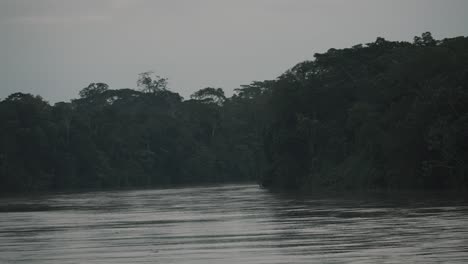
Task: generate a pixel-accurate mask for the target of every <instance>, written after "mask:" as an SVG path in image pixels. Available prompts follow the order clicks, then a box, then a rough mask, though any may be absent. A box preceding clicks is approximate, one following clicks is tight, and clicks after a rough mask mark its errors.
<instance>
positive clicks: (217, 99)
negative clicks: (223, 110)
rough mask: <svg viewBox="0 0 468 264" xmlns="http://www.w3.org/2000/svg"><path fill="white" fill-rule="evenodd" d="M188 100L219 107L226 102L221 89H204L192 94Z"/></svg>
mask: <svg viewBox="0 0 468 264" xmlns="http://www.w3.org/2000/svg"><path fill="white" fill-rule="evenodd" d="M190 98H192V99H194V100H199V101H202V102H204V103H214V104H217V105H219V106H221V105H223V104H224V102H225V101H226V96H225V95H224V91H223V89H221V88H211V87H206V88H203V89H201V90H198V91H196V92H195V93H193V94H192V95H191V96H190Z"/></svg>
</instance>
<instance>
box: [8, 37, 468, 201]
mask: <svg viewBox="0 0 468 264" xmlns="http://www.w3.org/2000/svg"><path fill="white" fill-rule="evenodd" d="M137 84H138V88H137V89H112V88H110V87H109V86H108V85H107V84H105V83H91V84H90V85H89V86H88V87H86V88H84V89H82V90H81V91H80V93H79V98H77V99H74V100H71V102H59V103H56V104H54V105H50V104H49V103H48V102H47V101H45V100H44V99H43V98H41V97H40V96H34V95H31V94H25V93H14V94H11V95H10V96H8V97H7V98H5V99H3V100H2V101H1V102H0V189H1V191H2V192H25V191H43V190H64V189H81V188H109V187H153V186H166V185H174V184H194V183H219V182H239V181H258V182H259V183H260V184H261V185H263V186H265V187H268V188H278V189H294V190H298V189H301V190H304V191H311V190H314V189H334V190H335V189H366V190H369V189H458V190H466V189H467V188H468V38H466V37H456V38H450V39H443V40H435V39H434V38H432V36H431V34H430V33H429V32H427V33H424V34H422V36H420V37H419V36H418V37H415V38H414V41H413V42H412V43H410V42H399V41H388V40H385V39H383V38H377V40H376V41H375V42H372V43H368V44H359V45H355V46H353V47H351V48H346V49H330V50H328V51H327V52H325V53H323V54H315V56H314V59H313V60H310V61H304V62H301V63H299V64H297V65H295V66H294V67H292V68H291V69H289V70H287V71H286V72H285V73H284V74H282V75H281V76H279V77H278V78H276V79H274V80H266V81H254V82H252V83H251V84H249V85H242V86H241V87H240V88H238V89H236V90H235V94H234V95H233V96H231V97H227V96H225V93H224V91H223V90H222V89H221V88H213V87H206V88H203V89H200V90H199V91H197V92H195V93H194V94H193V95H192V96H191V97H190V99H188V100H184V99H183V98H182V97H181V96H180V95H179V94H177V93H175V92H173V91H171V90H170V88H169V87H168V82H167V79H166V78H163V77H160V76H157V75H154V74H153V73H151V72H146V73H142V74H140V75H139V79H138V82H137Z"/></svg>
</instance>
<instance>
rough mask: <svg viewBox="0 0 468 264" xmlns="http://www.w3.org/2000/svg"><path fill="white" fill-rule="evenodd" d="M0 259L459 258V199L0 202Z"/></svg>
mask: <svg viewBox="0 0 468 264" xmlns="http://www.w3.org/2000/svg"><path fill="white" fill-rule="evenodd" d="M395 197H398V198H395ZM0 263H41V264H42V263H44V264H46V263H47V264H54V263H60V264H65V263H93V264H94V263H112V264H118V263H200V264H201V263H203V264H209V263H222V264H229V263H424V264H427V263H468V203H467V202H466V200H463V199H461V198H447V197H445V196H440V195H439V196H437V195H435V196H432V195H431V196H428V195H417V196H416V197H413V196H403V195H372V196H368V195H367V196H364V195H336V194H335V195H333V194H328V195H322V196H320V195H316V196H309V197H297V196H288V195H284V194H275V193H270V192H268V191H266V190H264V189H261V188H259V187H257V186H255V185H228V186H218V187H213V186H211V187H196V188H173V189H161V190H131V191H104V192H88V193H68V194H53V195H42V196H31V197H13V198H0Z"/></svg>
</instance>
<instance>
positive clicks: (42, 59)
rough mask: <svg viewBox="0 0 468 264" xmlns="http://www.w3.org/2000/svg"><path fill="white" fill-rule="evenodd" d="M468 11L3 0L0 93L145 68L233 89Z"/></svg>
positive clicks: (199, 1) (104, 78) (402, 3)
mask: <svg viewBox="0 0 468 264" xmlns="http://www.w3.org/2000/svg"><path fill="white" fill-rule="evenodd" d="M467 12H468V1H467V0H437V1H436V0H317V1H314V0H303V1H301V0H231V1H227V0H226V1H223V0H167V1H162V0H161V1H157V0H0V98H5V97H6V96H8V95H9V94H11V93H13V92H18V91H21V92H28V93H33V94H40V95H42V96H43V97H44V98H45V99H46V100H48V101H50V102H57V101H60V100H65V101H68V100H69V99H72V98H77V97H78V91H79V90H80V89H81V88H83V87H85V86H87V85H88V84H89V83H90V82H106V83H108V84H109V85H110V86H111V88H115V89H116V88H134V87H135V86H136V79H137V75H138V73H140V72H144V71H148V70H153V71H155V72H156V73H157V74H159V75H161V76H166V77H168V78H169V86H170V88H171V90H172V91H175V92H178V93H180V94H181V95H182V96H184V97H185V98H187V97H188V95H190V94H191V93H192V92H194V91H196V90H198V89H200V88H203V87H206V86H212V87H222V88H223V89H225V91H226V92H227V94H229V95H230V94H232V90H233V89H234V88H237V87H239V85H241V84H248V83H250V82H251V81H253V80H265V79H273V78H275V77H277V76H278V75H279V74H281V73H282V72H284V71H285V70H287V69H288V68H290V67H292V66H293V65H294V64H296V63H298V62H300V61H303V60H306V59H311V58H313V54H314V53H316V52H324V51H326V50H328V49H329V48H332V47H333V48H344V47H350V46H352V45H354V44H358V43H368V42H372V41H374V40H375V39H376V37H377V36H382V37H385V38H387V39H390V40H407V41H411V40H412V38H413V36H415V35H420V34H421V33H422V32H425V31H431V32H432V33H433V36H434V37H435V38H445V37H455V36H460V35H464V36H466V35H468V15H467Z"/></svg>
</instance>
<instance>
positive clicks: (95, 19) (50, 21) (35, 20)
mask: <svg viewBox="0 0 468 264" xmlns="http://www.w3.org/2000/svg"><path fill="white" fill-rule="evenodd" d="M111 20H112V16H110V15H83V16H17V17H11V18H7V19H5V20H4V22H5V23H6V24H21V25H55V24H86V23H101V22H109V21H111Z"/></svg>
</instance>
